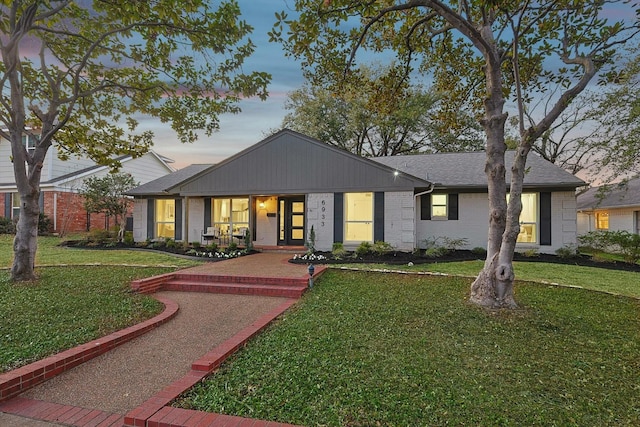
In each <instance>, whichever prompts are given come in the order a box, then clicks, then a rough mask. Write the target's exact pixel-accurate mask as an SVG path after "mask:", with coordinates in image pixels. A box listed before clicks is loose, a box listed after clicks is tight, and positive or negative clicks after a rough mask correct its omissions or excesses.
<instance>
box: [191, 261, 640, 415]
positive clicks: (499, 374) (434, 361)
mask: <svg viewBox="0 0 640 427" xmlns="http://www.w3.org/2000/svg"><path fill="white" fill-rule="evenodd" d="M469 284H470V280H469V279H463V278H455V277H432V276H411V275H397V274H376V273H364V272H342V271H335V270H330V271H329V272H327V273H326V274H325V275H324V276H323V277H322V278H321V279H320V280H319V281H318V282H317V285H316V286H315V287H314V289H313V291H311V292H309V293H307V294H306V295H305V297H304V298H303V300H302V301H301V303H300V304H299V305H298V306H297V307H296V308H295V309H294V310H292V311H290V312H288V313H287V314H285V315H284V316H283V317H282V318H281V320H280V321H279V322H278V323H277V324H275V325H274V326H273V327H271V328H270V329H269V331H268V332H266V333H264V334H262V335H260V336H259V337H257V338H256V339H255V340H254V341H252V342H251V343H250V344H249V345H248V346H247V348H246V349H245V350H243V351H241V352H240V353H239V354H237V356H235V357H234V358H233V359H232V360H231V361H230V362H229V363H227V364H225V365H223V367H222V368H221V369H220V371H219V372H218V373H217V374H215V375H212V376H211V377H210V378H209V379H208V380H207V381H206V383H203V384H200V385H198V386H196V387H195V388H194V389H193V390H192V391H190V392H189V393H188V394H187V395H186V396H185V398H184V400H182V401H181V402H180V404H181V405H182V406H184V407H189V408H197V409H202V410H207V411H213V412H223V413H230V414H235V415H243V416H249V417H253V418H261V419H267V420H276V421H280V422H287V423H294V424H301V425H309V426H311V425H326V426H364V425H367V426H369V425H372V426H375V425H382V426H418V425H421V426H422V425H430V426H431V425H517V426H519V425H544V426H546V425H563V426H564V425H568V426H570V425H576V426H586V425H611V426H614V425H615V426H619V425H637V423H638V420H639V419H640V385H639V384H638V372H640V358H639V357H638V355H639V354H640V304H639V302H638V301H637V300H634V299H630V298H625V297H618V296H612V295H607V294H602V293H596V292H589V291H585V290H581V289H573V288H563V287H555V286H546V285H539V284H531V283H521V282H519V283H517V286H516V294H517V296H518V300H519V301H520V303H521V304H522V305H523V309H521V310H518V311H515V312H507V311H505V312H494V313H491V312H487V311H484V310H482V309H479V308H477V307H475V306H470V305H469V304H468V303H467V302H466V299H467V292H468V289H469Z"/></svg>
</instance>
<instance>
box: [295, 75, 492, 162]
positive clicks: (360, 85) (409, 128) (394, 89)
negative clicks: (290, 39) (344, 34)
mask: <svg viewBox="0 0 640 427" xmlns="http://www.w3.org/2000/svg"><path fill="white" fill-rule="evenodd" d="M403 71H404V70H403V69H402V68H399V67H393V66H388V67H384V68H369V67H364V66H363V67H360V68H359V69H358V70H356V71H354V72H352V73H350V74H349V76H348V81H347V80H346V79H344V78H341V80H340V81H338V82H328V84H327V86H326V87H324V86H317V85H314V84H312V83H307V84H305V85H304V86H303V87H302V88H300V89H298V90H295V91H293V92H292V93H290V94H289V98H288V100H287V103H286V104H285V108H286V109H287V110H289V111H290V112H289V113H288V114H287V116H286V117H285V118H284V121H283V127H289V128H291V129H294V130H297V131H299V132H302V133H304V134H307V135H310V136H313V137H315V138H318V139H320V140H322V141H325V142H328V143H329V144H332V145H335V146H337V147H340V148H342V149H344V150H347V151H350V152H352V153H355V154H357V155H359V156H366V157H379V156H393V155H396V154H410V153H417V152H442V151H474V150H478V149H481V148H482V145H483V141H482V139H481V130H480V129H479V125H478V124H477V122H475V121H473V119H472V118H471V117H466V118H465V117H463V115H464V112H459V114H460V119H459V120H458V121H457V123H459V124H460V125H461V126H460V127H459V128H457V129H456V128H453V127H451V126H447V125H446V124H445V122H443V121H441V120H439V113H440V112H439V111H438V107H439V105H440V102H439V96H437V95H436V94H435V93H433V92H432V91H426V90H423V89H421V88H420V87H416V86H411V85H410V82H409V77H408V76H406V75H404V74H403ZM465 119H466V120H465Z"/></svg>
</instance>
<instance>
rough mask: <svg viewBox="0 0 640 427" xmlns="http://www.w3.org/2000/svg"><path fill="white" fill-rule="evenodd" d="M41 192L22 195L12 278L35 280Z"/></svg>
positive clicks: (14, 242) (14, 246) (14, 244)
mask: <svg viewBox="0 0 640 427" xmlns="http://www.w3.org/2000/svg"><path fill="white" fill-rule="evenodd" d="M38 198H39V193H37V192H36V193H34V194H26V195H22V194H21V196H20V203H21V206H20V217H19V219H18V224H17V227H16V237H15V239H14V240H13V253H14V256H13V266H12V267H11V280H14V281H28V280H35V279H36V275H35V271H34V267H35V262H36V249H37V247H38V220H39V218H40V207H39V206H38Z"/></svg>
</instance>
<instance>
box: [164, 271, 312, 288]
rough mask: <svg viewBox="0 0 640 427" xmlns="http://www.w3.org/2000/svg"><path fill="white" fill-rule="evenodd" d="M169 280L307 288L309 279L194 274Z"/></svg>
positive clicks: (176, 276) (179, 274)
mask: <svg viewBox="0 0 640 427" xmlns="http://www.w3.org/2000/svg"><path fill="white" fill-rule="evenodd" d="M169 280H182V281H188V282H194V283H196V282H204V283H244V284H251V285H254V284H260V285H279V286H280V285H288V286H307V284H308V283H309V279H308V278H307V277H305V276H302V277H257V276H236V275H233V276H232V275H221V274H193V273H179V272H178V273H174V274H173V275H172V277H170V278H169Z"/></svg>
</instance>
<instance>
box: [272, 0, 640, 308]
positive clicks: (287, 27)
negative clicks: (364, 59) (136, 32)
mask: <svg viewBox="0 0 640 427" xmlns="http://www.w3.org/2000/svg"><path fill="white" fill-rule="evenodd" d="M295 10H296V17H295V19H289V18H288V17H287V16H286V14H285V13H282V14H278V15H277V17H276V18H277V22H276V24H275V26H274V29H273V31H272V33H271V36H272V38H273V39H276V40H280V41H281V42H282V43H283V45H284V47H285V49H286V50H287V52H289V54H290V55H293V56H294V57H296V58H299V59H300V60H301V61H302V64H303V66H304V67H305V68H306V69H307V71H308V73H309V74H312V75H313V76H315V78H317V79H320V81H322V79H326V78H327V77H326V76H329V75H334V76H335V75H340V74H345V73H346V74H349V72H350V70H351V69H352V66H353V65H354V64H356V62H357V60H358V58H359V57H361V56H362V55H361V53H362V51H370V52H373V53H374V54H378V55H380V54H383V53H388V52H393V53H394V54H395V56H396V58H397V60H398V61H399V62H400V63H403V64H405V66H406V67H407V68H410V69H412V70H414V71H415V72H417V73H420V74H421V75H423V76H424V77H425V78H429V79H433V81H434V83H435V88H436V90H438V91H439V92H441V93H444V94H447V95H448V98H447V99H448V102H449V106H450V108H449V111H450V112H451V113H453V112H455V111H456V108H457V106H458V105H461V103H468V104H470V105H471V106H472V107H473V108H474V109H475V111H478V113H479V115H480V117H481V118H480V124H481V125H482V127H483V129H484V133H485V136H486V145H485V150H486V153H487V161H486V167H485V170H486V174H487V179H488V192H489V218H488V243H487V259H486V261H485V266H484V268H483V270H482V271H481V272H480V274H479V276H478V278H477V279H476V281H475V282H474V283H473V285H472V288H471V301H473V302H474V303H477V304H480V305H483V306H489V307H515V306H517V304H516V302H515V298H514V295H513V281H514V277H515V276H514V271H513V254H514V251H515V246H516V240H517V236H518V233H519V231H520V225H519V216H520V212H521V210H522V202H521V199H520V198H521V195H522V187H523V180H524V174H525V171H526V159H527V156H528V154H529V152H530V151H531V149H532V146H533V144H534V143H535V141H536V140H538V139H539V138H540V137H541V136H542V135H543V134H544V133H545V132H546V131H548V130H549V128H550V127H551V126H552V125H553V123H554V122H555V121H556V120H557V119H558V118H559V117H560V115H561V114H562V113H563V112H564V111H565V110H566V109H567V107H568V106H569V105H570V104H571V102H572V101H573V99H574V98H575V97H576V96H578V95H579V94H580V93H581V92H583V91H584V90H585V89H586V88H587V86H588V85H589V84H590V83H591V82H592V81H594V78H595V77H596V76H600V81H601V82H603V83H606V82H609V81H611V80H613V79H615V78H616V77H617V75H618V73H617V70H616V69H615V68H614V67H612V65H613V59H614V57H615V53H616V51H617V50H619V48H620V47H621V46H623V45H624V44H625V43H627V42H628V41H629V40H633V39H634V38H635V37H636V36H637V34H638V31H639V28H640V22H639V20H638V18H639V17H640V6H639V5H638V4H637V3H635V2H629V1H626V0H618V1H614V0H592V1H582V0H580V1H578V0H540V1H531V0H513V1H500V0H384V1H365V0H325V1H323V2H319V1H315V0H296V1H295ZM612 11H613V12H617V15H618V16H622V18H621V19H619V20H616V19H609V18H610V17H611V16H614V15H616V14H613V13H612ZM620 12H622V13H620ZM541 99H542V100H543V104H544V105H547V106H548V109H546V110H545V111H544V112H541V113H539V114H537V115H534V114H533V106H534V105H536V104H539V102H540V100H541ZM509 113H511V114H513V115H514V116H515V117H516V118H517V123H518V129H517V137H516V139H517V141H516V150H515V158H514V161H513V163H512V165H513V166H512V168H511V172H512V173H511V182H509V183H507V182H506V178H505V152H506V148H507V145H506V143H505V123H506V121H507V118H508V116H509ZM455 117H456V115H455V114H450V115H449V118H448V119H449V120H454V119H455ZM528 118H534V120H528ZM507 188H509V192H510V198H509V202H508V203H507V194H506V193H507Z"/></svg>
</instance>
